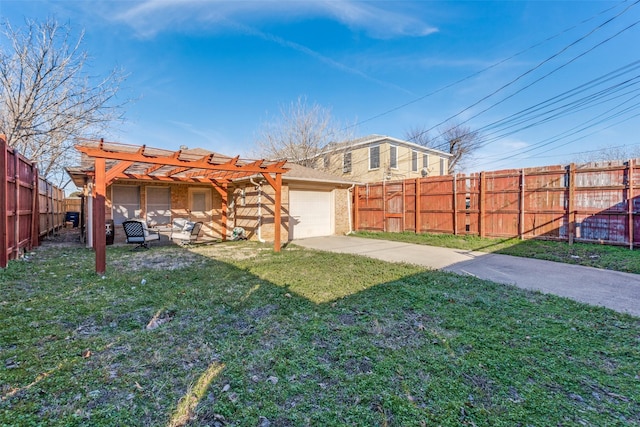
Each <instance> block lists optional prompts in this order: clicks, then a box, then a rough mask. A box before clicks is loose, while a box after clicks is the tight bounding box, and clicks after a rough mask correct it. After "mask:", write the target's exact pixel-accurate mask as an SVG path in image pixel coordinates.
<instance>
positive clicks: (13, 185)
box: [0, 135, 64, 268]
mask: <svg viewBox="0 0 640 427" xmlns="http://www.w3.org/2000/svg"><path fill="white" fill-rule="evenodd" d="M63 200H64V194H63V192H62V190H61V189H59V188H57V187H55V186H53V185H52V184H50V183H49V182H47V181H46V180H44V179H42V178H40V177H39V176H38V169H37V167H36V165H35V163H33V162H31V161H30V160H28V159H27V158H25V157H24V156H22V155H20V154H18V153H17V151H16V150H14V149H12V148H11V147H9V146H7V143H6V139H5V137H4V135H0V212H1V214H0V268H4V267H6V266H7V263H8V261H9V260H10V259H14V258H17V257H18V256H19V255H20V253H21V251H24V250H28V249H31V248H32V247H35V246H38V244H39V237H40V236H41V235H44V234H46V233H49V232H51V231H54V230H55V229H57V228H59V227H61V226H62V225H63V224H64V212H63V211H62V209H63Z"/></svg>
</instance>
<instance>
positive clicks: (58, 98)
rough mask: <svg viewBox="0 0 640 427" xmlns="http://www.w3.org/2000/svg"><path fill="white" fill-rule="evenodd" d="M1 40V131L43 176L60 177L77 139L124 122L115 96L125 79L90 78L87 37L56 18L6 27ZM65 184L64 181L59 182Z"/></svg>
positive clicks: (114, 73) (111, 75) (112, 76)
mask: <svg viewBox="0 0 640 427" xmlns="http://www.w3.org/2000/svg"><path fill="white" fill-rule="evenodd" d="M3 27H4V28H3V31H2V37H3V38H4V40H2V41H0V133H4V134H5V135H6V137H7V143H8V144H9V146H11V147H14V148H16V149H17V150H18V151H19V152H20V153H21V154H23V155H24V156H25V157H27V158H29V159H31V160H33V161H35V162H37V164H38V167H39V171H40V174H41V175H42V176H45V177H47V178H54V177H55V178H58V179H61V178H62V176H63V175H61V174H59V172H61V171H62V167H63V166H67V165H68V164H69V161H70V157H71V154H72V147H73V141H74V139H75V138H77V137H80V136H83V137H96V136H98V135H100V134H101V132H104V130H105V129H106V127H107V126H108V125H110V124H112V123H113V122H114V121H115V120H120V119H122V112H121V111H122V106H123V105H124V102H122V103H120V104H118V103H117V101H116V94H117V93H118V90H119V88H120V85H121V84H122V82H123V81H124V79H125V76H124V75H123V73H122V72H121V71H119V70H114V71H112V72H111V73H109V74H108V75H107V76H106V77H104V78H95V77H92V76H90V75H89V74H87V72H86V71H85V70H86V65H87V63H88V60H89V57H88V55H87V53H86V52H84V51H82V50H81V47H82V41H83V36H84V33H81V34H80V35H79V36H78V37H77V38H74V37H73V36H72V31H71V28H70V27H69V26H67V25H60V24H58V23H57V22H56V21H55V20H53V19H48V20H47V21H45V22H37V21H33V20H26V21H25V26H24V27H22V28H14V27H12V26H11V25H10V24H9V22H4V23H3ZM60 182H61V181H60Z"/></svg>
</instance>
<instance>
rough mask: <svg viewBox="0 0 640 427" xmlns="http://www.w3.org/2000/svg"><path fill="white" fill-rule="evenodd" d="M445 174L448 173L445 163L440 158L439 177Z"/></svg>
mask: <svg viewBox="0 0 640 427" xmlns="http://www.w3.org/2000/svg"><path fill="white" fill-rule="evenodd" d="M447 173H448V171H447V161H446V160H445V159H443V158H442V157H441V158H440V175H447Z"/></svg>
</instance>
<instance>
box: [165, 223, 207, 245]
mask: <svg viewBox="0 0 640 427" xmlns="http://www.w3.org/2000/svg"><path fill="white" fill-rule="evenodd" d="M201 228H202V221H198V222H194V223H191V222H187V223H186V224H185V226H184V228H183V229H182V230H180V231H178V232H175V233H171V240H173V241H174V242H178V243H180V244H181V245H189V244H191V243H195V241H196V240H197V239H198V234H200V229H201Z"/></svg>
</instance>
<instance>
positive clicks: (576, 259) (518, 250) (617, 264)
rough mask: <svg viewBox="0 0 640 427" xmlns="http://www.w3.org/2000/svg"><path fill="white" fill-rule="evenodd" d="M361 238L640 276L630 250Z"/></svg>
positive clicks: (425, 237) (401, 236)
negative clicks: (558, 263) (549, 262)
mask: <svg viewBox="0 0 640 427" xmlns="http://www.w3.org/2000/svg"><path fill="white" fill-rule="evenodd" d="M353 235H354V236H358V237H367V238H372V239H384V240H393V241H398V242H405V243H416V244H420V245H430V246H440V247H444V248H455V249H465V250H471V251H480V252H494V253H498V254H504V255H513V256H520V257H526V258H536V259H543V260H547V261H556V262H564V263H567V264H578V265H584V266H589V267H598V268H604V269H607V270H616V271H624V272H627V273H636V274H640V250H633V251H632V250H629V248H628V247H622V246H606V245H598V244H591V243H574V244H573V245H569V244H568V243H565V242H556V241H550V240H520V239H494V238H481V237H477V236H467V235H459V236H454V235H452V234H429V233H425V234H415V233H411V232H405V233H381V232H369V231H359V232H357V233H354V234H353Z"/></svg>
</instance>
